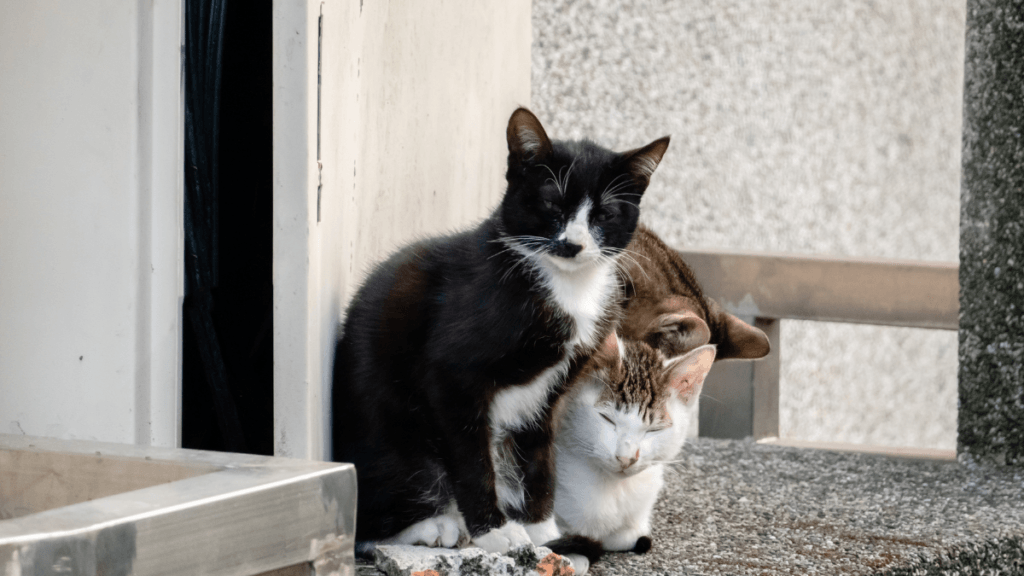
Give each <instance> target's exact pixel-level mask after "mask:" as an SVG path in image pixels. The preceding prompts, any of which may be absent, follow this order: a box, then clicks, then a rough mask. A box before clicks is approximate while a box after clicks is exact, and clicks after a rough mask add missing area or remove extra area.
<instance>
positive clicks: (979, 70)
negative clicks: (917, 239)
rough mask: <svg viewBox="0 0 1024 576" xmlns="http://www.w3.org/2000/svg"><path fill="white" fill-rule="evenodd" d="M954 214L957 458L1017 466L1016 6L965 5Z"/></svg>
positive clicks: (1020, 413)
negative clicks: (959, 177) (958, 188)
mask: <svg viewBox="0 0 1024 576" xmlns="http://www.w3.org/2000/svg"><path fill="white" fill-rule="evenodd" d="M967 6H968V16H967V30H968V33H967V58H966V70H965V77H966V78H965V80H966V82H965V84H964V130H963V145H964V158H963V189H962V196H961V203H962V204H961V212H960V233H961V240H960V241H961V245H960V261H961V265H960V287H961V293H960V406H961V411H960V422H959V429H960V430H959V432H960V433H959V442H958V444H959V445H958V451H959V452H960V455H961V457H963V458H964V459H968V460H970V459H980V460H988V461H993V462H997V463H1016V464H1018V465H1020V464H1024V269H1022V267H1021V266H1022V265H1024V140H1022V137H1021V133H1022V132H1024V49H1022V48H1024V47H1022V46H1021V31H1022V30H1024V5H1022V4H1021V2H1019V1H1017V2H1013V1H1009V0H968V3H967Z"/></svg>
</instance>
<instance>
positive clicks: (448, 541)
mask: <svg viewBox="0 0 1024 576" xmlns="http://www.w3.org/2000/svg"><path fill="white" fill-rule="evenodd" d="M458 541H459V523H458V522H457V521H456V520H455V519H454V518H451V517H449V516H435V517H433V518H427V519H426V520H421V521H419V522H417V523H415V524H413V525H412V526H409V527H408V528H406V529H405V530H402V531H401V532H399V533H398V535H397V536H394V537H392V538H388V540H387V542H386V543H388V544H410V545H414V546H430V547H431V548H434V547H437V546H444V547H445V548H452V547H454V546H455V544H456V543H457V542H458Z"/></svg>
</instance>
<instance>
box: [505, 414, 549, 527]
mask: <svg viewBox="0 0 1024 576" xmlns="http://www.w3.org/2000/svg"><path fill="white" fill-rule="evenodd" d="M544 416H547V414H545V415H544ZM511 441H512V442H513V443H514V446H515V450H513V453H514V454H515V455H516V458H515V466H517V467H518V468H519V469H520V470H521V472H522V487H521V489H522V494H523V498H522V501H521V502H522V503H521V506H518V507H515V508H511V509H506V510H505V513H506V514H507V515H508V516H509V517H511V518H514V519H516V520H521V521H522V522H523V524H524V526H525V527H526V532H527V533H528V534H529V535H530V540H531V541H532V542H533V543H534V545H536V546H541V545H543V544H546V543H548V542H550V541H552V540H556V539H557V538H559V537H560V536H561V532H560V531H559V530H558V525H557V524H556V523H555V514H554V490H555V474H554V453H553V450H552V442H553V437H552V434H551V427H550V422H549V418H542V420H541V423H540V424H539V425H537V426H536V427H534V428H530V429H527V430H520V431H517V432H515V433H514V434H512V436H511Z"/></svg>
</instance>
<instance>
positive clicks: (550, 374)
mask: <svg viewBox="0 0 1024 576" xmlns="http://www.w3.org/2000/svg"><path fill="white" fill-rule="evenodd" d="M538 268H539V269H540V272H541V276H542V278H543V281H544V283H545V285H546V286H547V287H548V289H549V294H550V298H551V300H552V301H553V303H554V304H555V305H556V306H557V307H558V308H559V309H560V310H562V311H563V312H564V313H565V314H566V315H568V316H569V317H570V318H572V320H573V332H572V336H571V337H570V339H569V341H568V342H567V343H566V346H565V348H564V351H563V355H562V358H561V359H560V360H559V361H558V363H556V364H555V365H554V366H551V367H549V368H548V369H546V370H544V371H543V372H541V373H540V374H538V375H537V377H536V378H534V379H533V381H532V382H530V383H529V384H526V385H523V386H514V387H512V388H507V389H505V390H502V391H501V392H499V393H498V394H497V395H495V397H494V399H493V400H492V402H491V407H490V414H489V417H490V423H491V428H492V430H494V429H498V428H501V429H506V430H508V429H516V428H520V427H523V426H529V425H530V424H532V423H533V422H534V421H535V420H536V419H537V417H538V416H539V414H540V412H541V411H542V409H543V408H544V406H545V404H546V402H547V398H548V394H550V392H551V389H552V388H554V386H555V385H557V384H558V383H559V382H560V381H561V380H562V379H563V378H565V374H566V371H567V370H568V368H569V353H570V352H571V351H572V350H573V349H574V348H575V347H576V346H579V345H586V346H596V345H597V344H598V342H597V339H598V337H599V336H600V334H598V326H599V323H600V322H601V319H602V318H603V317H604V315H605V312H606V310H607V308H608V305H609V299H610V298H611V297H612V295H613V294H614V293H615V286H616V284H615V282H616V278H615V269H614V264H612V263H600V264H595V265H593V266H587V267H585V268H583V269H580V270H576V271H573V272H564V271H562V270H559V269H557V268H555V267H553V266H545V265H543V264H541V265H540V266H538Z"/></svg>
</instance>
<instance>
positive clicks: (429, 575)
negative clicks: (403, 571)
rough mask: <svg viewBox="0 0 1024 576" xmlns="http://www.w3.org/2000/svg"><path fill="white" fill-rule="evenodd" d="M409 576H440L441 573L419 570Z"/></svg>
mask: <svg viewBox="0 0 1024 576" xmlns="http://www.w3.org/2000/svg"><path fill="white" fill-rule="evenodd" d="M410 576H441V573H440V572H438V571H437V570H420V571H419V572H413V573H412V574H410Z"/></svg>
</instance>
